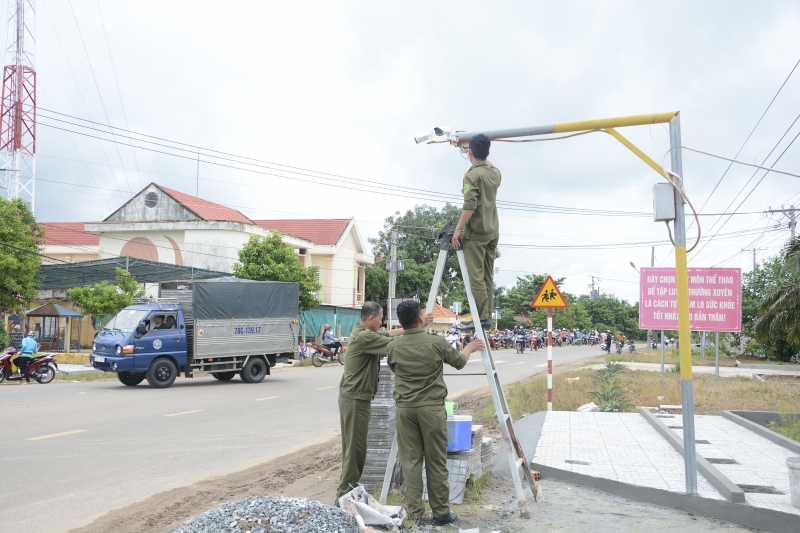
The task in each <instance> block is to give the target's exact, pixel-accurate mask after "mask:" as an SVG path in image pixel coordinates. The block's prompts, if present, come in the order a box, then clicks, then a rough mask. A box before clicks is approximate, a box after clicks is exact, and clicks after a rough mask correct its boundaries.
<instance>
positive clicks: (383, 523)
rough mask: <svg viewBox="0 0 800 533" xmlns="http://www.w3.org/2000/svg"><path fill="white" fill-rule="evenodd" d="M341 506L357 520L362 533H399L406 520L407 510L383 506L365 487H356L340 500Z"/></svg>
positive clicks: (393, 506) (395, 506)
mask: <svg viewBox="0 0 800 533" xmlns="http://www.w3.org/2000/svg"><path fill="white" fill-rule="evenodd" d="M339 506H340V507H341V508H342V510H343V511H344V512H345V513H347V514H349V515H350V516H352V517H353V518H355V519H356V523H357V524H358V527H359V529H360V530H361V532H362V533H379V532H389V533H397V532H399V531H400V526H401V525H402V524H403V520H405V518H406V511H405V509H403V508H402V507H400V506H399V505H381V504H380V503H378V501H377V500H376V499H375V498H373V497H372V496H370V495H369V493H368V492H367V491H366V490H364V486H363V485H358V486H356V488H354V489H353V490H351V491H350V492H348V493H347V494H345V495H344V496H342V497H341V498H339ZM371 526H376V527H378V528H380V529H373V528H372V527H371Z"/></svg>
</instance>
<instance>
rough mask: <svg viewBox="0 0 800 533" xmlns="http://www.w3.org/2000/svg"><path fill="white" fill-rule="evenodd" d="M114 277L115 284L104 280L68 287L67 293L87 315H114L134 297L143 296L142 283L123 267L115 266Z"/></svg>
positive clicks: (131, 301) (130, 302)
mask: <svg viewBox="0 0 800 533" xmlns="http://www.w3.org/2000/svg"><path fill="white" fill-rule="evenodd" d="M116 278H117V284H116V285H113V284H111V283H109V282H108V281H105V280H104V281H102V282H100V283H96V284H94V285H85V286H83V287H74V288H72V289H69V290H68V291H67V295H68V296H69V299H70V300H71V301H73V302H75V303H76V304H78V305H79V306H80V308H81V309H82V310H83V312H84V313H85V314H87V315H92V316H100V315H115V314H117V313H119V312H120V311H121V310H123V309H125V308H126V307H128V306H129V305H131V304H132V303H133V299H134V298H140V297H142V296H144V285H142V284H141V283H139V282H138V281H136V279H135V278H134V277H133V276H131V275H130V274H129V273H128V272H125V269H122V268H117V269H116Z"/></svg>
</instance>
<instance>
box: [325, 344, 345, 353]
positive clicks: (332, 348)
mask: <svg viewBox="0 0 800 533" xmlns="http://www.w3.org/2000/svg"><path fill="white" fill-rule="evenodd" d="M323 346H324V347H326V348H327V349H329V350H330V351H331V353H333V354H334V355H336V354H337V353H339V348H341V347H342V343H341V342H334V343H332V344H323Z"/></svg>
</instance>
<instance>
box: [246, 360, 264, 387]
mask: <svg viewBox="0 0 800 533" xmlns="http://www.w3.org/2000/svg"><path fill="white" fill-rule="evenodd" d="M266 375H267V363H266V362H265V361H264V360H263V359H261V358H260V357H251V358H250V359H249V360H248V361H247V363H246V364H245V365H244V368H243V369H242V381H245V382H247V383H261V382H262V381H264V376H266Z"/></svg>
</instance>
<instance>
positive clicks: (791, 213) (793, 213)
mask: <svg viewBox="0 0 800 533" xmlns="http://www.w3.org/2000/svg"><path fill="white" fill-rule="evenodd" d="M764 212H765V213H773V214H774V213H781V214H783V215H786V216H787V217H789V235H790V237H791V238H792V240H794V236H795V233H796V232H795V229H796V228H797V209H795V208H794V206H793V205H790V206H789V208H788V209H767V210H766V211H764Z"/></svg>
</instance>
